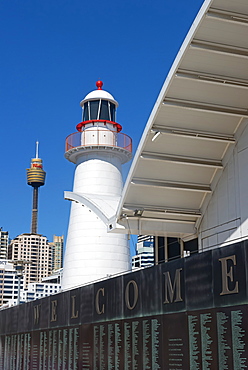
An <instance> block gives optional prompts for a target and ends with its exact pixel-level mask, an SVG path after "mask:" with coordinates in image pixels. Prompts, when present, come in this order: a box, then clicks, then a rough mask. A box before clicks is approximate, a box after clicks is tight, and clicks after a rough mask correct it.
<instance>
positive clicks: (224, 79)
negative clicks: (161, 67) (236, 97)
mask: <svg viewBox="0 0 248 370" xmlns="http://www.w3.org/2000/svg"><path fill="white" fill-rule="evenodd" d="M176 77H177V78H185V79H186V78H187V79H192V80H200V81H204V82H211V83H213V84H217V85H221V86H223V85H225V86H235V87H239V88H242V87H244V88H247V87H248V80H245V79H239V78H232V77H228V76H222V75H215V74H211V73H202V72H198V71H190V70H186V69H178V70H177V73H176Z"/></svg>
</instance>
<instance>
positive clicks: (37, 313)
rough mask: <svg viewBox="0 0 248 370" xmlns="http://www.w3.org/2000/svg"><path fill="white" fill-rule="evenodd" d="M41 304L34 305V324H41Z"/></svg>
mask: <svg viewBox="0 0 248 370" xmlns="http://www.w3.org/2000/svg"><path fill="white" fill-rule="evenodd" d="M40 306H41V305H40V304H38V305H36V306H34V324H39V321H40Z"/></svg>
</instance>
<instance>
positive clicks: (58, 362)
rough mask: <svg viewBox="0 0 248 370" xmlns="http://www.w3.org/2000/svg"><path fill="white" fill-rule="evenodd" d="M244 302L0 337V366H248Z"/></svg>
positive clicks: (7, 369) (106, 369) (4, 369)
mask: <svg viewBox="0 0 248 370" xmlns="http://www.w3.org/2000/svg"><path fill="white" fill-rule="evenodd" d="M247 311H248V306H238V307H233V308H231V307H227V308H221V309H211V310H204V311H192V312H188V313H185V312H182V313H176V314H170V315H160V316H152V317H143V318H138V319H130V320H118V321H110V322H104V323H98V324H84V325H79V326H74V327H69V328H55V329H52V330H41V331H33V332H29V333H21V334H14V335H9V336H1V337H0V369H1V370H11V369H25V370H28V369H32V370H36V369H39V370H40V369H42V370H44V369H51V370H56V369H58V370H65V369H72V370H76V369H93V370H111V369H113V370H114V369H115V370H118V369H119V370H120V369H123V370H139V369H151V370H157V369H169V370H178V369H190V370H211V369H219V370H227V369H230V370H242V369H246V368H247V367H248V360H247V356H248V348H247V346H248V333H247V330H246V328H248V325H247V324H248V315H247V313H248V312H247Z"/></svg>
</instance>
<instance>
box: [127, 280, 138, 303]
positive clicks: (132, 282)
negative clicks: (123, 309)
mask: <svg viewBox="0 0 248 370" xmlns="http://www.w3.org/2000/svg"><path fill="white" fill-rule="evenodd" d="M131 284H132V285H133V292H134V297H133V304H131V303H130V294H129V293H130V291H129V289H130V285H131ZM138 298H139V288H138V285H137V283H136V281H134V280H130V281H129V282H128V284H127V286H126V290H125V302H126V306H127V308H128V309H129V310H133V309H134V307H135V306H136V304H137V302H138Z"/></svg>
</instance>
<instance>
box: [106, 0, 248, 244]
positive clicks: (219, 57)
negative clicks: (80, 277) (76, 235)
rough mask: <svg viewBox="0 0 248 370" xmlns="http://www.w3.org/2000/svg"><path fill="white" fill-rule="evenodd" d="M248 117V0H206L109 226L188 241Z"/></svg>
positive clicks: (156, 108)
mask: <svg viewBox="0 0 248 370" xmlns="http://www.w3.org/2000/svg"><path fill="white" fill-rule="evenodd" d="M247 118H248V1H247V0H235V1H233V0H212V1H210V0H206V1H205V2H204V3H203V5H202V7H201V10H200V11H199V13H198V15H197V17H196V19H195V20H194V22H193V24H192V27H191V29H190V31H189V33H188V35H187V37H186V39H185V41H184V43H183V45H182V47H181V49H180V50H179V53H178V55H177V57H176V59H175V61H174V63H173V65H172V68H171V70H170V72H169V74H168V76H167V78H166V80H165V83H164V85H163V87H162V90H161V92H160V94H159V97H158V99H157V101H156V103H155V106H154V108H153V110H152V112H151V115H150V117H149V119H148V122H147V125H146V127H145V130H144V133H143V136H142V138H141V141H140V144H139V146H138V149H137V151H136V154H135V157H134V160H133V164H132V166H131V169H130V172H129V175H128V177H127V180H126V184H125V187H124V190H123V196H122V199H121V201H120V204H119V208H118V211H117V217H114V218H113V219H112V220H111V222H110V223H109V225H108V228H109V231H112V230H115V231H119V232H125V233H130V234H152V235H160V236H175V237H180V238H185V239H187V238H191V237H192V238H193V237H194V236H195V235H197V232H198V228H199V225H200V223H201V220H202V217H203V215H204V211H205V210H206V207H207V205H208V203H209V201H210V199H211V196H212V194H213V192H214V189H215V187H216V185H217V183H218V181H219V179H220V177H221V174H222V172H223V169H224V167H225V165H226V163H227V162H228V158H229V156H230V153H231V152H232V151H233V148H234V146H235V143H236V142H237V140H238V138H239V136H240V133H241V132H242V128H243V127H244V125H245V124H246V123H247Z"/></svg>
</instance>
